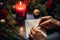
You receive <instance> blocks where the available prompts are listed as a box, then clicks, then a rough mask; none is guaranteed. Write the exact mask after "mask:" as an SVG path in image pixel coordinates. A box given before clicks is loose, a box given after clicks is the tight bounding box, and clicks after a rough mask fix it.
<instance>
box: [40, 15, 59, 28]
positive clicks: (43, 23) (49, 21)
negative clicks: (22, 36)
mask: <svg viewBox="0 0 60 40" xmlns="http://www.w3.org/2000/svg"><path fill="white" fill-rule="evenodd" d="M58 24H59V23H58V21H57V20H55V19H53V18H52V17H51V16H45V17H42V18H41V19H40V23H39V26H40V27H43V28H46V29H54V28H58Z"/></svg>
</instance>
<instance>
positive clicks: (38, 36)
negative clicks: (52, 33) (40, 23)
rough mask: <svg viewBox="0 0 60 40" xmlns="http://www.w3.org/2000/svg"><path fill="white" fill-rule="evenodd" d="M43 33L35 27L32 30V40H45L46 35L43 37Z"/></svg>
mask: <svg viewBox="0 0 60 40" xmlns="http://www.w3.org/2000/svg"><path fill="white" fill-rule="evenodd" d="M41 31H42V30H40V31H39V29H36V28H34V27H33V28H32V29H31V30H30V34H29V36H30V38H32V39H33V40H45V37H44V35H42V33H41ZM42 32H43V31H42Z"/></svg>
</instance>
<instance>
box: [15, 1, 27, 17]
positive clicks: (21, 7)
mask: <svg viewBox="0 0 60 40" xmlns="http://www.w3.org/2000/svg"><path fill="white" fill-rule="evenodd" d="M15 10H16V12H17V13H16V16H17V17H18V18H24V17H25V16H26V13H25V12H26V3H25V2H22V1H20V2H17V3H16V4H15Z"/></svg>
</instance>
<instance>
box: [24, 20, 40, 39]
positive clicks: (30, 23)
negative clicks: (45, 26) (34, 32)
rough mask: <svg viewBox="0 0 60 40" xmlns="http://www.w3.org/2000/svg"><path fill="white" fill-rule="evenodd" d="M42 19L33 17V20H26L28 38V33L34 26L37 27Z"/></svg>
mask: <svg viewBox="0 0 60 40" xmlns="http://www.w3.org/2000/svg"><path fill="white" fill-rule="evenodd" d="M39 21H40V19H32V20H25V28H26V37H27V38H28V37H29V36H28V34H29V32H30V30H31V28H32V27H37V26H38V25H39Z"/></svg>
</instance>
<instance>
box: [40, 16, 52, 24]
mask: <svg viewBox="0 0 60 40" xmlns="http://www.w3.org/2000/svg"><path fill="white" fill-rule="evenodd" d="M51 18H52V17H51V16H44V17H42V18H41V19H40V23H39V24H41V23H43V22H44V21H47V20H49V19H51Z"/></svg>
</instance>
